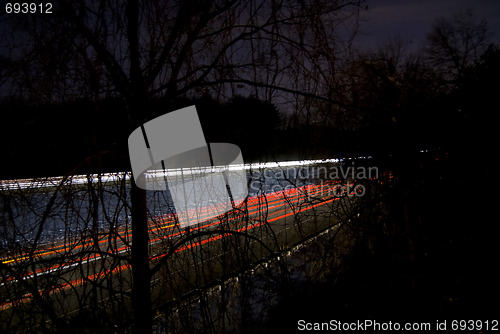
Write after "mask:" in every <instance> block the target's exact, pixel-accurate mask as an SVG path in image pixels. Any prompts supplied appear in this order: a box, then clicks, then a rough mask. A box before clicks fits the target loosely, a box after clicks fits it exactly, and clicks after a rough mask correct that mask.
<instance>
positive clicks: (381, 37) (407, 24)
mask: <svg viewBox="0 0 500 334" xmlns="http://www.w3.org/2000/svg"><path fill="white" fill-rule="evenodd" d="M368 8H369V10H368V11H367V12H364V13H363V18H364V21H365V22H363V23H362V24H361V27H360V35H359V36H358V39H357V41H358V46H360V47H376V46H377V44H379V43H383V42H385V41H387V39H388V38H392V37H398V36H401V37H402V38H404V39H408V40H411V41H412V45H413V47H414V48H415V49H418V48H420V47H421V46H422V43H423V42H425V36H426V34H427V33H428V32H429V31H430V30H431V28H432V24H433V23H434V22H435V21H436V19H438V18H440V17H443V16H444V17H448V16H450V15H452V14H453V13H456V12H458V11H460V10H463V9H468V8H472V9H473V10H474V12H475V14H476V16H477V18H479V19H486V20H487V22H488V25H489V28H490V32H491V33H492V36H491V41H492V42H494V43H496V44H500V1H499V0H372V1H369V2H368Z"/></svg>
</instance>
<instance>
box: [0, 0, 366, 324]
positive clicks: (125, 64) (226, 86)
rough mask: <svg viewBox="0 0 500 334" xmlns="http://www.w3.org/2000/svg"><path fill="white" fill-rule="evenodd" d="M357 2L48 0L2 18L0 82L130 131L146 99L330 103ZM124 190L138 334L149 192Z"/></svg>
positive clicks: (145, 318) (146, 314)
mask: <svg viewBox="0 0 500 334" xmlns="http://www.w3.org/2000/svg"><path fill="white" fill-rule="evenodd" d="M362 2H363V1H362V0H338V1H333V2H318V1H312V2H308V1H306V2H304V1H294V0H289V1H237V0H224V1H223V0H220V1H217V0H213V1H210V0H186V1H167V2H164V1H140V0H128V1H119V2H106V1H101V2H94V1H78V2H73V1H65V0H61V1H55V2H54V9H53V11H54V13H55V14H54V15H45V16H44V15H38V16H24V15H23V16H18V17H16V18H12V19H10V20H11V22H10V23H9V24H11V28H12V30H11V31H12V33H11V35H10V36H11V39H10V40H9V41H8V51H9V53H8V54H7V55H6V56H3V57H2V62H7V63H8V64H9V68H10V72H9V73H8V76H9V80H7V81H4V82H2V84H3V86H4V87H5V88H7V90H9V91H14V92H15V95H17V96H18V97H21V98H22V99H24V100H26V101H28V102H30V103H42V102H61V101H67V100H72V99H75V98H80V99H88V100H90V101H93V103H94V105H95V110H96V111H97V112H96V114H95V115H96V118H99V106H100V103H101V101H102V100H103V99H105V98H118V99H120V100H122V101H124V106H125V108H126V110H125V111H124V114H123V117H127V118H128V120H129V132H130V131H132V130H133V129H135V128H137V127H138V126H140V125H141V124H143V123H144V122H145V121H147V120H149V119H150V118H151V116H152V115H151V111H150V109H149V108H148V107H147V106H148V105H149V104H150V101H151V99H152V98H153V97H162V98H164V99H165V100H166V101H167V102H170V103H173V102H174V101H175V100H176V99H178V98H179V97H184V96H187V97H192V96H199V95H201V94H209V95H213V96H215V97H216V98H217V99H221V100H224V99H228V98H231V97H233V96H234V95H236V94H245V95H248V94H249V93H251V94H254V95H255V96H257V97H264V98H263V99H264V100H271V99H275V98H279V99H285V100H287V99H288V100H294V99H295V100H297V99H301V98H302V99H304V100H305V99H307V101H309V100H311V99H321V100H323V101H328V102H331V103H339V101H337V100H336V99H334V98H333V97H332V96H333V95H332V94H326V93H328V92H330V93H331V89H330V88H331V87H332V82H331V80H332V78H335V75H334V74H335V71H336V67H335V61H336V60H337V59H340V58H342V56H343V55H344V54H345V52H346V50H347V49H348V47H349V45H350V42H351V40H352V36H353V34H354V33H355V31H356V27H357V25H356V23H357V19H358V13H359V10H360V8H361V4H362ZM345 27H350V28H351V30H350V31H349V30H346V29H344V28H345ZM328 74H331V75H328ZM329 87H330V88H329ZM307 101H306V102H307ZM306 104H307V103H306ZM110 131H112V129H111V128H110ZM130 192H131V194H130V200H131V221H132V239H133V244H132V247H131V248H132V260H131V264H132V272H133V284H134V287H133V290H132V296H133V298H132V300H133V309H134V319H135V331H136V332H138V333H139V332H145V331H149V329H150V328H151V296H150V291H151V286H150V281H151V272H150V267H149V253H148V238H149V236H148V217H147V208H146V192H145V191H144V190H141V189H139V188H138V187H136V186H135V184H134V183H132V186H131V190H130Z"/></svg>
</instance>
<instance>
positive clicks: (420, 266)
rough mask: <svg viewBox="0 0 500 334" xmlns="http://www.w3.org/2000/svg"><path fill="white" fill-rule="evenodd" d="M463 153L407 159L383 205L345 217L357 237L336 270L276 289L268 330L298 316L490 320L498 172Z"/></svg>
mask: <svg viewBox="0 0 500 334" xmlns="http://www.w3.org/2000/svg"><path fill="white" fill-rule="evenodd" d="M463 158H464V157H463V156H461V155H455V156H454V155H453V154H449V153H447V152H446V153H443V152H437V153H434V154H430V155H428V156H426V157H425V158H424V159H419V160H420V161H419V162H418V164H410V165H409V166H411V167H412V170H411V173H409V174H407V175H405V176H404V177H403V179H402V178H399V179H398V180H396V181H395V182H394V183H393V184H392V185H391V189H390V190H389V192H388V193H387V194H386V195H384V196H383V197H382V202H383V203H384V204H385V207H387V208H388V212H386V213H384V212H380V213H379V216H378V217H377V216H376V214H374V212H373V210H372V209H373V206H371V208H372V209H371V211H368V212H367V213H368V215H365V216H364V217H365V218H363V215H361V218H359V219H358V221H356V222H354V224H357V226H359V228H360V229H361V230H362V231H364V232H363V235H364V237H362V238H360V239H359V240H358V241H357V243H356V245H355V247H354V249H353V251H352V252H350V254H349V255H348V256H346V257H345V258H344V260H343V264H342V265H341V267H339V268H336V269H334V270H333V271H332V273H333V274H332V275H331V276H330V277H329V279H328V280H327V281H326V282H322V283H314V284H306V285H304V286H303V287H302V288H300V289H295V290H294V291H291V292H289V293H288V294H287V295H285V296H284V299H283V302H282V303H281V304H280V305H279V306H278V307H277V308H276V309H274V310H273V312H272V314H273V316H272V319H271V321H270V323H269V324H268V330H269V332H270V333H272V332H276V331H277V330H278V329H279V330H280V331H283V332H294V331H298V329H297V321H298V320H299V319H304V320H306V321H307V322H329V321H330V320H339V321H342V322H349V321H355V320H365V319H372V320H377V321H379V322H382V321H392V322H393V323H394V322H406V321H410V322H430V323H431V324H435V323H436V320H444V319H448V320H449V321H451V320H483V321H484V320H490V321H491V320H493V319H497V320H499V318H498V316H499V314H500V306H499V303H498V300H499V297H500V293H499V292H500V288H499V286H498V282H499V277H498V270H497V268H498V256H499V253H500V252H499V242H498V233H497V232H498V231H499V230H500V229H499V228H498V223H499V220H498V217H497V212H496V209H495V208H496V207H497V205H498V198H499V196H498V194H497V192H498V191H499V189H500V188H499V185H500V184H499V178H498V172H497V171H495V170H494V165H492V164H491V163H490V164H488V163H487V161H484V163H478V162H476V163H475V164H474V165H472V164H470V163H468V162H467V161H466V160H463ZM368 210H370V209H368ZM448 326H449V325H448ZM471 332H479V331H471Z"/></svg>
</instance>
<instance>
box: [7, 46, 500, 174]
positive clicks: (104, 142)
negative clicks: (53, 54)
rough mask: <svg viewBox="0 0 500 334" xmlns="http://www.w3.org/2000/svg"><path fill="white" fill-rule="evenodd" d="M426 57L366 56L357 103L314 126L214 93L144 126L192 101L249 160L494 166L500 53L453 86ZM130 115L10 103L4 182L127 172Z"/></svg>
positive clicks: (160, 107)
mask: <svg viewBox="0 0 500 334" xmlns="http://www.w3.org/2000/svg"><path fill="white" fill-rule="evenodd" d="M395 43H401V41H398V42H395ZM392 46H394V44H393V45H392ZM400 51H401V50H400ZM399 56H400V57H401V56H404V55H402V54H401V55H399ZM425 60H426V59H425V58H423V59H422V58H418V59H412V58H410V59H406V60H405V61H404V62H402V61H400V62H399V63H397V58H395V57H394V56H393V55H392V56H391V55H387V54H386V55H384V54H382V55H381V54H379V53H373V54H364V55H363V56H360V57H359V59H358V60H357V61H356V62H354V63H353V64H352V67H353V71H355V72H356V73H353V77H356V78H358V79H357V80H359V81H358V82H357V84H356V85H353V87H352V88H353V89H354V90H355V91H353V92H351V94H352V97H351V99H352V100H351V101H350V102H351V103H350V104H349V105H347V106H346V108H345V110H340V109H338V107H335V108H334V109H336V110H331V109H332V107H331V105H329V104H317V103H316V105H317V107H316V108H315V109H313V111H312V113H313V117H312V118H310V119H306V118H304V117H300V115H299V116H297V115H290V114H288V113H286V112H280V111H279V110H278V107H277V106H275V105H273V104H272V103H270V102H266V101H261V100H259V99H257V98H254V97H242V96H237V97H235V98H233V99H231V100H229V101H228V102H225V103H223V102H219V101H217V100H215V99H213V98H211V97H209V96H205V97H201V98H198V99H188V98H185V99H178V100H177V101H175V102H173V103H172V102H167V101H166V100H164V99H161V98H159V99H154V100H151V101H149V105H148V106H145V107H144V110H145V115H144V119H145V121H147V120H149V119H153V118H154V117H157V116H160V115H162V114H164V113H166V112H168V111H171V110H175V109H178V108H182V107H185V106H188V105H193V104H194V105H196V107H197V109H198V113H199V116H200V120H201V122H202V126H203V129H204V133H205V137H206V140H207V142H230V143H235V144H237V145H239V146H240V147H241V148H242V151H243V154H244V158H245V161H248V162H252V161H269V160H273V159H276V158H282V159H287V158H288V159H290V158H324V157H342V156H351V155H360V154H361V155H379V156H387V155H389V154H394V153H397V152H402V151H406V152H417V151H420V150H436V149H441V150H443V151H448V152H449V151H454V152H456V153H460V154H461V156H460V158H464V157H470V158H477V157H481V158H482V159H487V158H488V156H489V155H490V153H491V152H493V151H494V145H495V142H496V141H495V138H496V135H495V133H496V128H495V127H496V124H498V121H499V117H500V116H499V114H498V108H497V106H498V99H497V96H496V92H498V91H500V81H499V80H498V78H499V77H500V50H499V49H498V47H497V46H496V45H489V46H488V48H487V49H486V50H485V51H484V53H482V54H481V55H480V57H479V58H478V59H477V61H476V62H474V63H472V64H470V65H469V66H468V67H466V68H464V70H463V73H462V74H461V76H460V77H459V78H456V79H453V84H452V85H450V84H449V83H445V82H444V81H443V78H442V77H439V75H438V73H437V71H436V70H435V69H433V68H431V67H429V66H426V65H425V62H424V61H425ZM358 75H359V76H358ZM125 108H126V105H124V103H122V102H121V101H120V100H119V99H106V100H103V101H100V102H99V103H98V104H97V105H96V104H95V103H94V102H92V103H91V102H87V101H75V102H72V103H65V104H62V103H61V104H41V105H28V104H24V103H22V102H13V101H4V102H3V103H2V115H3V124H4V127H3V128H2V132H1V136H2V138H1V140H2V142H3V149H2V151H1V154H2V157H1V158H2V161H4V162H8V163H4V164H2V174H1V175H2V177H3V178H23V177H40V176H55V175H65V174H67V173H75V172H76V173H87V172H92V173H97V172H115V171H126V170H127V169H128V166H129V162H128V151H127V138H128V135H129V132H130V129H129V125H128V119H127V118H126V117H125V115H124V113H123V110H124V109H125Z"/></svg>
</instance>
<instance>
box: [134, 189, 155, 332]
mask: <svg viewBox="0 0 500 334" xmlns="http://www.w3.org/2000/svg"><path fill="white" fill-rule="evenodd" d="M131 201H132V277H133V288H132V306H133V310H134V333H150V332H151V327H152V318H151V316H152V315H151V312H152V310H151V283H150V268H149V251H148V247H149V236H148V220H147V208H146V190H144V189H141V188H139V187H137V186H136V185H135V182H134V181H132V188H131Z"/></svg>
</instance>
